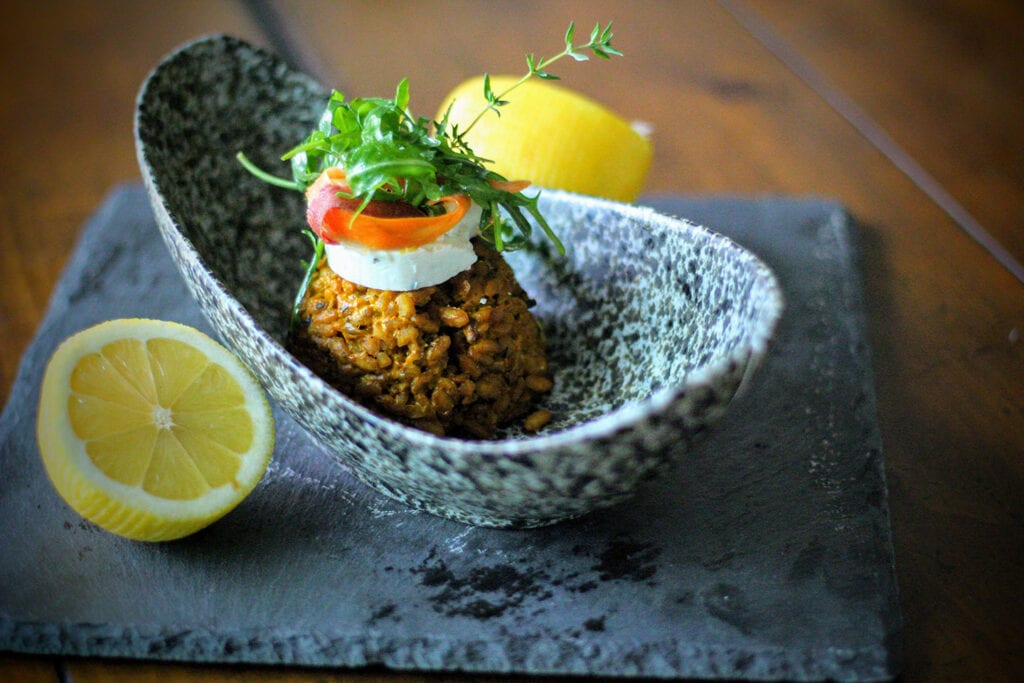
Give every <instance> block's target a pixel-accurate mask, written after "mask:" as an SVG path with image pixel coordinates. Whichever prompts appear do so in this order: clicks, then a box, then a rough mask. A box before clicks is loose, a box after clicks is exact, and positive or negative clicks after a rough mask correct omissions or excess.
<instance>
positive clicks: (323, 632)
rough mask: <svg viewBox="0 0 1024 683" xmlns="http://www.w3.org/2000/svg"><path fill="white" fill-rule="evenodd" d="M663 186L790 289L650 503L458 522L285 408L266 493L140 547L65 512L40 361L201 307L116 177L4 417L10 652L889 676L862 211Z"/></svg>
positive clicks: (0, 540) (670, 205)
mask: <svg viewBox="0 0 1024 683" xmlns="http://www.w3.org/2000/svg"><path fill="white" fill-rule="evenodd" d="M647 203H649V204H651V205H652V206H655V207H656V208H658V209H660V210H662V211H665V212H667V213H673V214H677V215H682V216H685V217H687V218H689V219H691V220H693V221H694V222H697V223H701V224H704V225H707V226H709V227H712V228H714V229H716V230H718V231H720V232H723V233H725V234H727V235H729V236H731V237H733V238H734V239H735V240H736V241H738V242H740V243H741V244H743V245H745V246H747V247H748V248H750V249H752V250H753V251H755V252H757V253H759V254H760V255H761V256H762V257H763V258H764V259H765V260H766V261H767V262H768V263H769V264H770V265H771V266H772V267H773V268H774V269H775V270H776V272H777V274H778V275H779V277H780V279H781V282H782V284H783V288H784V291H785V292H786V295H787V299H788V307H787V311H786V314H785V317H784V319H783V322H782V324H781V328H780V333H779V338H778V340H777V342H776V344H775V347H774V349H773V351H772V354H771V355H770V356H769V359H768V361H767V363H766V365H765V367H764V368H763V369H762V370H761V371H760V373H759V375H758V376H757V377H756V378H755V382H754V386H753V388H752V390H751V391H750V392H749V393H747V394H746V395H744V396H742V397H740V399H738V401H737V403H736V404H735V405H734V408H733V410H732V411H731V413H730V414H729V416H728V417H727V418H726V420H725V422H724V423H723V424H721V425H720V426H719V427H718V428H717V429H716V430H714V431H713V432H711V433H710V434H708V436H707V437H706V438H705V440H704V441H703V443H702V444H701V445H700V447H699V448H698V449H697V450H696V451H695V452H693V453H692V454H691V455H689V456H687V457H686V458H685V459H684V460H683V462H681V464H680V465H679V466H678V467H676V468H675V469H673V470H672V471H670V472H669V473H668V474H667V475H666V476H663V477H662V478H660V479H657V480H655V481H652V482H650V483H649V484H648V485H647V486H646V487H645V488H644V489H642V490H641V492H640V493H639V495H638V496H637V497H636V498H635V499H634V500H632V501H631V502H629V503H626V504H624V505H621V506H619V507H617V508H614V509H611V510H607V511H603V512H600V513H597V514H593V515H591V516H589V517H585V518H582V519H580V520H577V521H574V522H570V523H565V524H562V525H559V526H555V527H549V528H545V529H539V530H532V531H500V530H488V529H479V528H472V527H467V526H462V525H460V524H458V523H455V522H450V521H446V520H442V519H439V518H435V517H432V516H430V515H427V514H425V513H420V512H416V511H413V510H410V509H408V508H405V507H403V506H402V505H400V504H399V503H396V502H394V501H391V500H390V499H387V498H385V497H382V496H381V495H379V494H377V493H376V492H374V491H372V490H370V489H368V488H367V487H365V486H363V485H362V484H361V483H359V482H358V481H356V480H355V479H354V478H353V477H352V476H350V475H349V474H348V473H347V472H346V471H345V470H344V469H343V468H342V467H340V466H338V465H336V464H334V462H333V461H332V460H330V459H328V458H327V457H326V456H324V455H323V454H322V453H321V452H320V451H319V449H318V448H317V447H316V446H315V444H313V443H312V442H311V441H310V440H309V439H308V438H307V437H306V436H305V434H304V432H302V431H301V430H300V429H299V428H298V427H297V426H296V425H295V423H294V422H292V420H291V419H290V418H288V417H287V416H285V415H284V414H283V413H281V412H279V411H275V417H276V419H277V429H278V443H277V448H276V452H275V454H274V458H273V461H272V463H271V466H270V469H269V470H268V472H267V475H266V477H265V478H264V480H263V481H262V482H261V484H260V485H259V486H258V487H257V488H256V490H255V491H254V492H253V493H252V495H251V496H250V497H249V498H248V499H247V500H246V501H245V502H243V504H242V505H241V506H239V507H238V508H237V509H236V510H235V511H234V512H232V513H231V514H229V515H228V516H227V517H225V518H224V519H222V520H221V521H220V522H218V523H216V524H214V525H213V526H211V527H210V528H208V529H206V530H205V531H203V532H200V533H199V534H197V535H195V536H193V537H190V538H187V539H184V540H182V541H177V542H173V543H165V544H142V543H136V542H132V541H127V540H124V539H121V538H118V537H115V536H112V535H110V534H107V533H106V532H103V531H101V530H99V529H98V528H97V527H95V526H93V525H92V524H90V523H88V522H86V521H84V520H82V519H81V518H80V517H78V516H77V515H76V514H75V513H74V512H72V511H71V510H70V509H69V508H68V507H67V506H66V505H65V504H64V503H63V502H62V501H61V500H60V499H59V498H58V497H57V495H56V493H55V492H54V491H53V489H52V488H51V486H50V484H49V482H48V481H47V478H46V475H45V472H44V470H43V468H42V465H41V463H40V460H39V455H38V451H37V447H36V443H35V427H34V423H35V413H36V403H37V401H38V387H39V382H40V378H41V374H42V370H43V368H44V366H45V363H46V360H47V359H48V358H49V356H50V354H51V353H52V351H53V349H54V348H55V347H56V345H57V344H58V343H59V342H60V341H61V340H63V339H64V338H65V337H67V336H68V335H70V334H72V333H73V332H75V331H77V330H79V329H82V328H84V327H87V326H89V325H91V324H93V323H96V322H99V321H102V320H107V319H110V318H117V317H128V316H146V317H157V318H163V319H169V320H177V321H180V322H183V323H186V324H191V325H195V326H198V327H200V328H202V329H205V330H209V327H208V325H207V324H206V323H205V321H204V320H202V319H201V317H200V314H199V312H198V309H197V308H196V306H195V305H194V304H193V302H192V300H191V298H190V297H189V296H188V294H187V293H186V290H185V288H184V285H183V284H182V283H181V281H180V279H179V277H178V274H177V271H175V270H174V267H173V265H172V264H171V261H170V259H169V258H168V256H167V254H166V252H165V248H164V246H163V243H162V242H161V241H160V238H159V236H158V233H157V230H156V227H155V225H154V223H153V220H152V216H151V213H150V210H149V206H148V204H147V202H146V198H145V196H144V193H143V191H142V188H141V187H137V186H134V185H131V186H124V187H120V188H117V189H116V190H115V191H114V192H113V193H112V194H111V195H110V197H109V198H108V199H107V201H106V202H105V203H104V205H103V206H102V207H101V208H100V210H99V211H98V213H97V214H96V215H95V216H94V217H93V218H92V219H91V220H90V222H89V223H88V225H87V226H86V228H85V230H84V232H83V234H82V237H81V238H80V242H79V244H78V246H77V248H76V251H75V253H74V255H73V257H72V259H71V261H70V263H69V265H68V266H67V269H66V271H65V273H64V275H63V277H62V279H61V281H60V283H59V284H58V287H57V289H56V291H55V293H54V295H53V298H52V300H51V304H50V309H49V311H48V313H47V315H46V318H45V320H44V321H43V324H42V325H41V326H40V328H39V331H38V333H37V335H36V338H35V339H34V341H33V342H32V344H31V346H30V347H29V349H28V351H27V353H26V354H25V357H24V359H23V361H22V364H21V368H20V371H19V374H18V377H17V380H16V382H15V386H14V389H13V393H12V395H11V398H10V400H9V402H8V405H7V406H6V408H5V410H4V413H3V416H2V418H0V519H4V520H6V522H5V523H4V525H3V528H2V529H0V547H2V548H3V552H2V553H0V650H6V651H13V652H22V653H43V654H58V655H83V656H98V657H128V658H140V659H154V660H178V661H181V660H184V661H196V662H244V663H259V664H291V665H307V666H345V667H358V666H364V665H383V666H387V667H392V668H396V669H416V670H447V671H454V670H461V671H477V672H514V673H553V674H579V673H587V674H597V675H613V676H652V677H677V676H684V677H696V678H753V679H789V680H818V679H826V678H829V679H836V680H851V681H867V680H887V679H891V678H893V677H894V676H896V675H897V674H898V673H899V670H900V668H901V659H902V642H901V620H900V614H899V607H898V602H897V594H896V586H895V580H894V572H893V556H892V545H891V538H890V531H889V519H888V510H887V494H886V488H885V482H884V476H883V462H882V454H881V447H880V441H879V434H878V428H877V424H876V416H875V399H874V389H873V384H872V376H871V362H870V357H869V351H868V346H867V341H866V332H865V328H864V319H863V315H862V312H861V308H862V307H861V300H860V296H861V295H860V286H859V282H858V275H857V273H856V272H855V268H854V267H853V265H852V263H853V260H854V254H853V253H852V249H851V243H850V240H851V236H850V234H849V233H850V231H851V229H852V226H851V222H850V220H849V217H848V215H847V214H846V212H845V211H844V209H843V208H842V207H841V206H839V205H837V204H834V203H831V202H828V201H820V200H814V199H802V200H788V199H768V198H766V199H756V200H752V199H742V198H715V199H699V198H694V199H685V198H672V197H662V198H648V200H647ZM296 239H303V238H302V237H301V236H297V237H296ZM297 267H298V266H297Z"/></svg>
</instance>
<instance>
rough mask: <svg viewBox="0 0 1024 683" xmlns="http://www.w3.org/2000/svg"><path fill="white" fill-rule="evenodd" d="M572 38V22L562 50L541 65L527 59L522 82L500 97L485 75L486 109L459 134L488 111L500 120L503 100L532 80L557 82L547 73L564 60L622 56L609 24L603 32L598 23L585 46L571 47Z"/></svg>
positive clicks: (505, 103) (573, 23)
mask: <svg viewBox="0 0 1024 683" xmlns="http://www.w3.org/2000/svg"><path fill="white" fill-rule="evenodd" d="M575 35H576V24H575V22H569V28H568V29H567V30H566V32H565V49H563V50H562V51H561V52H559V53H558V54H557V55H554V56H553V57H548V58H547V59H542V60H540V61H537V55H535V54H533V53H530V54H528V55H526V73H525V74H524V75H523V76H522V78H520V79H519V80H517V81H516V82H515V83H513V84H512V85H510V86H509V87H507V88H505V89H504V90H502V91H501V92H500V93H495V92H494V90H493V89H492V88H491V76H490V74H484V99H485V100H486V101H487V106H486V108H484V110H483V111H481V112H480V113H479V114H477V115H476V118H474V119H473V120H472V121H470V123H469V125H468V126H466V128H465V130H463V131H462V133H461V134H462V135H466V134H467V133H469V131H470V130H471V129H472V128H473V127H474V126H475V125H476V124H477V122H478V121H480V119H482V118H483V117H484V115H485V114H486V113H487V112H489V111H493V112H494V113H495V114H497V115H498V116H501V107H504V106H506V105H507V104H508V100H506V99H505V97H506V96H507V95H508V94H509V93H510V92H512V91H513V90H515V89H516V88H518V87H519V86H521V85H522V84H523V83H525V82H527V81H528V80H530V79H531V78H534V77H536V78H540V79H542V80H546V81H557V80H560V78H559V77H558V76H556V75H554V74H553V73H551V72H550V71H548V70H547V69H548V67H549V66H551V65H552V64H554V63H555V62H557V61H558V60H560V59H562V58H563V57H571V58H572V59H574V60H575V61H577V62H586V61H588V60H589V59H590V57H588V56H587V55H586V54H585V51H586V50H590V51H591V52H593V53H594V55H595V56H597V57H600V58H601V59H611V58H612V57H613V56H614V57H621V56H622V53H621V52H619V51H618V50H617V49H616V48H614V47H612V36H613V34H612V23H611V22H608V25H607V26H605V27H604V28H601V23H600V22H598V23H597V25H595V26H594V28H593V30H592V31H591V32H590V40H589V41H588V42H587V44H586V45H574V44H573V39H574V38H575Z"/></svg>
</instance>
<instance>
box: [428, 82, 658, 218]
mask: <svg viewBox="0 0 1024 683" xmlns="http://www.w3.org/2000/svg"><path fill="white" fill-rule="evenodd" d="M516 80H518V78H517V77H514V76H491V88H492V90H493V91H494V92H495V93H501V92H503V91H504V90H505V89H506V88H508V87H509V86H510V85H512V84H513V83H515V82H516ZM483 92H484V89H483V76H478V77H476V78H471V79H469V80H468V81H465V82H464V83H462V84H461V85H459V86H458V87H456V88H455V89H454V90H453V91H452V92H451V93H449V94H448V96H447V97H446V98H445V100H444V101H443V102H442V104H441V109H440V110H439V113H438V115H437V119H438V120H439V121H440V120H441V118H442V117H443V116H444V114H445V112H446V111H449V110H448V107H449V105H451V110H450V112H449V117H448V121H449V123H450V124H457V125H458V128H459V130H466V129H467V127H469V126H470V124H471V123H472V121H473V120H474V119H475V118H476V116H477V114H478V113H479V112H480V111H482V110H483V109H484V108H485V107H486V106H487V102H486V100H485V99H484V94H483ZM503 99H505V100H506V101H508V103H509V104H508V105H507V106H503V107H502V108H501V109H500V111H501V116H498V115H496V114H495V113H494V112H487V113H486V114H484V116H482V117H481V118H480V120H479V121H477V122H476V124H475V125H473V126H472V128H471V129H469V131H468V133H467V134H466V141H467V142H468V143H469V146H470V147H471V148H472V149H473V151H474V152H475V153H476V154H477V155H478V156H480V157H483V158H484V159H489V160H491V163H489V164H488V167H489V168H490V169H491V170H493V171H496V172H497V173H500V174H501V175H503V176H505V177H506V178H509V179H510V180H529V181H531V182H532V183H534V184H535V185H539V186H542V187H550V188H555V189H560V190H568V191H571V192H578V193H581V194H588V195H592V196H597V197H606V198H608V199H614V200H617V201H624V202H631V201H633V200H635V199H636V197H637V195H639V194H640V191H641V190H642V189H643V186H644V182H645V181H646V179H647V172H648V170H649V169H650V166H651V157H652V155H653V148H652V145H651V141H650V139H649V138H648V137H647V134H646V132H645V131H644V130H643V129H642V127H641V126H640V125H635V126H634V125H632V124H630V123H629V122H628V121H626V120H625V119H623V118H621V117H620V116H618V115H617V114H615V113H613V112H611V111H610V110H608V109H607V108H605V107H604V106H602V105H601V104H599V103H597V102H595V101H594V100H592V99H590V98H588V97H586V96H584V95H581V94H579V93H577V92H574V91H572V90H569V89H567V88H564V87H562V86H560V85H557V84H556V83H552V82H551V81H545V80H530V81H527V82H526V83H523V84H522V85H520V86H519V87H518V88H516V89H515V90H513V91H512V92H510V93H509V94H508V95H507V96H505V97H504V98H503Z"/></svg>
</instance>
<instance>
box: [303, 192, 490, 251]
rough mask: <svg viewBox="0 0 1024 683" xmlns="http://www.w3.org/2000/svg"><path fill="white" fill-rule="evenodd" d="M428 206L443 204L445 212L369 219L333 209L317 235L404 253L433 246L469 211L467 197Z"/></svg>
mask: <svg viewBox="0 0 1024 683" xmlns="http://www.w3.org/2000/svg"><path fill="white" fill-rule="evenodd" d="M430 203H431V204H443V205H444V208H445V212H444V213H442V214H440V215H437V216H400V217H394V218H392V217H384V216H371V215H368V214H367V213H366V212H365V211H364V212H363V213H360V214H359V215H358V216H355V218H353V216H354V214H355V211H354V210H352V209H351V208H348V207H343V206H335V207H332V208H330V209H328V210H327V211H326V213H325V214H324V217H323V223H321V225H320V229H319V230H316V227H314V231H316V232H317V234H318V235H320V237H321V238H322V239H323V240H325V241H327V242H339V241H341V240H352V241H353V242H358V243H360V244H363V245H366V246H368V247H372V248H374V249H405V248H408V247H419V246H422V245H424V244H427V243H429V242H433V241H434V240H436V239H437V238H438V237H440V236H441V235H443V234H445V233H446V232H448V231H449V230H451V229H452V228H454V227H455V225H456V223H458V222H459V221H460V220H462V217H463V216H465V215H466V212H467V211H469V207H470V206H471V205H472V202H471V201H470V199H469V196H468V195H464V194H456V195H450V196H448V197H441V198H440V199H438V200H437V201H436V202H430Z"/></svg>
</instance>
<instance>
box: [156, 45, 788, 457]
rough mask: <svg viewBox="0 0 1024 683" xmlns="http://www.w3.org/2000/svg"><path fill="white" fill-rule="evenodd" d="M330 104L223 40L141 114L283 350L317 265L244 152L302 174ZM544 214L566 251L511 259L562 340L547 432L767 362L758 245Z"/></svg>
mask: <svg viewBox="0 0 1024 683" xmlns="http://www.w3.org/2000/svg"><path fill="white" fill-rule="evenodd" d="M327 94H328V93H327V91H325V90H324V89H323V88H322V87H321V86H320V85H318V84H317V83H316V82H314V81H313V80H311V79H310V78H308V77H307V76H305V75H303V74H301V73H297V72H295V71H293V70H291V69H290V68H288V67H287V66H286V65H285V64H284V63H283V62H282V61H280V60H279V59H278V58H277V57H275V56H273V55H271V54H268V53H265V52H263V51H262V50H259V49H257V48H254V47H252V46H250V45H248V44H246V43H243V42H241V41H237V40H234V39H231V38H226V37H218V38H214V39H208V40H204V41H200V42H197V43H194V44H192V45H191V46H188V47H186V48H184V49H183V50H182V51H181V52H179V53H177V54H176V55H175V56H173V57H172V58H170V59H168V60H167V61H165V62H164V63H163V64H162V65H161V67H160V68H158V69H157V71H156V72H154V74H153V75H152V76H151V78H150V80H149V82H148V83H147V85H146V87H145V90H144V93H143V96H142V98H141V99H140V103H139V111H138V135H139V139H140V145H141V148H142V149H143V150H144V153H143V156H142V157H140V159H141V161H142V163H143V164H145V165H147V166H148V169H149V172H150V174H151V177H152V179H153V182H154V184H155V186H156V188H157V190H158V191H159V193H160V194H161V195H162V199H163V203H164V205H165V207H166V208H167V210H168V213H169V214H170V215H171V217H172V219H173V220H174V222H175V223H176V225H177V227H178V229H179V230H180V231H181V233H182V234H183V235H184V237H185V238H186V239H188V240H189V241H190V242H191V243H192V245H194V247H195V249H196V251H197V252H198V254H199V256H200V259H201V261H202V263H203V264H204V265H205V267H206V268H208V269H209V271H210V272H211V273H213V275H214V276H215V277H216V279H217V280H219V281H220V282H221V283H222V284H223V286H224V288H225V289H226V290H227V291H228V293H229V294H230V295H232V296H233V297H235V298H236V299H237V300H238V301H239V302H240V303H241V304H242V305H243V306H244V307H245V309H246V310H247V311H248V312H249V314H251V316H252V317H253V319H254V320H255V321H256V323H257V324H258V325H259V326H260V327H262V328H263V329H264V330H266V331H267V332H268V333H269V335H270V336H271V337H272V338H273V339H274V340H276V341H277V342H278V343H281V344H283V343H284V339H285V336H286V333H287V328H288V321H289V316H290V309H291V304H292V301H293V299H294V297H295V294H296V291H297V288H298V286H299V283H300V281H301V278H302V273H303V267H302V265H301V261H302V260H303V259H307V258H309V256H310V244H309V241H308V239H307V237H306V236H305V235H304V234H303V230H304V229H305V227H306V226H305V208H304V199H303V197H302V196H301V195H300V194H299V193H297V192H293V191H288V190H283V189H279V188H275V187H272V186H270V185H267V184H266V183H263V182H261V181H259V180H257V179H255V178H253V177H252V176H250V175H249V174H248V173H247V172H246V171H245V170H244V169H243V168H242V167H241V166H240V165H239V164H238V162H237V161H236V159H235V154H236V152H238V151H244V152H245V154H246V155H247V156H248V157H249V158H250V159H252V160H253V161H254V162H255V163H256V164H258V165H259V166H261V167H262V168H264V169H266V170H268V171H270V172H273V173H275V174H278V175H282V176H288V174H289V171H288V167H287V164H285V163H284V162H281V161H280V155H281V154H282V153H283V152H285V151H287V150H288V149H290V148H291V147H292V146H293V145H295V144H296V143H297V142H299V141H301V140H302V139H303V138H304V137H305V136H306V135H307V134H308V132H309V130H310V129H311V128H312V126H313V125H314V124H315V122H316V121H317V119H318V118H319V115H320V112H321V111H322V108H323V106H324V104H325V102H326V98H327ZM360 94H361V95H374V94H375V93H360ZM413 105H414V106H415V101H414V102H413ZM542 209H543V210H544V212H545V215H546V216H547V218H548V220H549V222H550V223H551V225H552V227H553V228H554V229H555V231H556V232H557V234H558V235H559V237H560V238H561V239H562V241H563V242H564V243H565V244H566V246H567V254H566V255H565V256H564V257H562V256H559V255H557V254H556V253H555V252H554V250H553V249H552V247H551V245H550V243H548V242H547V241H546V238H545V237H544V236H543V235H542V234H541V232H540V231H539V230H538V231H535V235H534V238H533V241H532V242H531V245H530V246H529V247H528V248H526V249H524V250H522V251H519V252H515V253H511V254H508V255H507V258H508V260H509V262H510V263H511V265H512V267H513V268H514V269H515V271H516V274H517V277H518V278H519V280H520V282H521V284H522V285H523V287H524V288H525V289H526V291H527V292H528V293H529V294H530V295H531V297H533V298H534V299H535V300H536V302H537V303H536V306H535V308H534V312H535V315H536V316H537V317H538V319H539V320H540V321H541V323H542V325H543V327H544V329H545V333H546V335H547V339H548V347H549V351H548V352H549V360H550V365H551V366H552V368H553V370H554V373H555V387H556V388H555V390H554V392H553V393H552V395H551V396H550V397H549V399H547V401H546V404H547V407H549V408H550V409H551V410H552V412H553V413H554V415H555V419H554V422H553V424H552V425H551V427H549V428H548V430H549V431H558V430H561V429H565V428H567V427H570V426H572V425H576V424H579V423H581V422H585V421H588V420H592V419H594V418H596V417H598V416H601V415H605V414H607V413H609V412H611V411H614V410H615V409H617V408H621V407H623V406H625V405H628V404H635V403H637V402H642V401H645V400H648V399H649V397H650V396H651V395H652V394H653V393H655V392H657V391H658V390H659V389H663V388H666V387H682V386H684V385H685V384H686V383H687V382H688V381H693V379H694V378H695V377H698V376H700V375H701V374H702V373H707V372H711V371H713V369H714V368H718V367H723V366H725V365H727V364H729V363H735V362H737V361H739V362H745V361H746V359H747V358H748V357H750V356H751V355H752V354H755V353H760V352H763V350H764V349H763V346H764V344H765V343H766V342H767V339H768V337H769V336H770V334H771V330H772V328H773V326H774V324H775V320H776V319H777V317H778V315H779V301H778V292H777V288H776V284H775V281H774V278H773V277H772V275H771V273H770V272H769V271H768V270H767V268H765V267H764V266H763V265H762V264H761V263H760V262H759V261H758V260H757V259H756V258H755V257H753V256H752V255H751V254H749V253H748V252H746V251H745V250H743V249H741V248H739V247H738V246H736V245H735V244H733V243H732V242H730V241H729V240H727V239H725V238H723V237H721V236H718V235H716V234H714V233H711V232H708V231H706V230H704V229H702V228H698V227H696V226H693V225H691V224H689V223H686V222H685V221H682V220H678V219H672V218H669V217H666V216H661V215H659V214H656V213H654V212H653V211H648V210H644V209H640V208H637V207H631V206H626V205H622V204H617V203H613V202H606V201H602V200H597V199H591V198H584V197H578V196H574V195H570V194H566V193H561V192H556V191H544V192H543V198H542ZM758 347H760V348H758ZM505 436H513V437H514V436H521V435H519V434H517V433H516V432H515V431H512V432H509V433H508V434H505Z"/></svg>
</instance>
